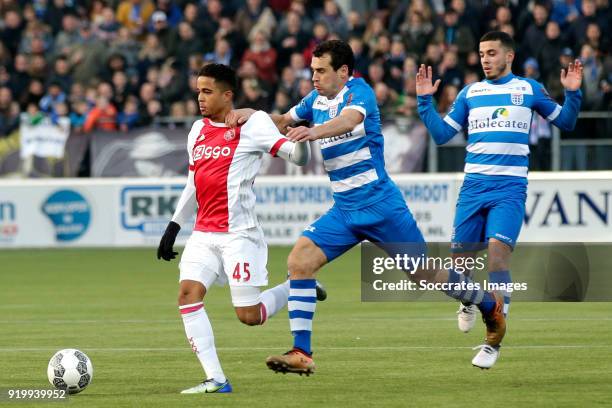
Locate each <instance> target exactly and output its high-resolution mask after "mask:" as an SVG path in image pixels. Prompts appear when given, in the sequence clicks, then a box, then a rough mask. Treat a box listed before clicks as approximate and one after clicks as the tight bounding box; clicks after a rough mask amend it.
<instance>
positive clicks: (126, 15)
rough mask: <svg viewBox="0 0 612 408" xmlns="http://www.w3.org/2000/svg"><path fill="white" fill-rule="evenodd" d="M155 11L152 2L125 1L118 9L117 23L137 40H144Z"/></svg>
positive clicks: (145, 0)
mask: <svg viewBox="0 0 612 408" xmlns="http://www.w3.org/2000/svg"><path fill="white" fill-rule="evenodd" d="M154 11H155V5H154V4H153V2H152V1H150V0H124V1H122V2H121V3H119V6H118V7H117V21H118V22H119V24H121V25H122V26H123V27H125V28H127V29H128V30H129V31H130V34H131V35H133V36H135V37H136V38H143V37H144V34H145V32H146V26H147V23H148V22H149V18H151V15H152V14H153V12H154Z"/></svg>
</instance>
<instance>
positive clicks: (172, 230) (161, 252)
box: [157, 221, 181, 261]
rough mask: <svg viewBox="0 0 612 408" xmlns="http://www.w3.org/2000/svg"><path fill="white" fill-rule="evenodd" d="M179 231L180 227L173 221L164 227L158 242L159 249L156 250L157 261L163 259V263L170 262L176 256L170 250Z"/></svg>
mask: <svg viewBox="0 0 612 408" xmlns="http://www.w3.org/2000/svg"><path fill="white" fill-rule="evenodd" d="M180 230H181V226H180V225H178V224H177V223H176V222H174V221H170V222H169V223H168V226H167V227H166V231H165V232H164V235H163V236H162V238H161V241H159V247H158V248H157V259H162V258H163V259H164V261H170V260H172V259H174V258H176V256H177V255H178V252H175V251H174V249H173V248H172V247H173V246H174V240H176V236H177V235H178V233H179V231H180Z"/></svg>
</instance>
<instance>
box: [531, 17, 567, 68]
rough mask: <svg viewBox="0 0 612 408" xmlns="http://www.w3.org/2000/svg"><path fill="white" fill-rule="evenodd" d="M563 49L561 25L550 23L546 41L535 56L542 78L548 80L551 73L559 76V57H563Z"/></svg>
mask: <svg viewBox="0 0 612 408" xmlns="http://www.w3.org/2000/svg"><path fill="white" fill-rule="evenodd" d="M562 47H563V44H562V43H561V30H560V28H559V24H557V22H555V21H549V22H548V23H547V24H546V41H545V42H544V43H543V44H542V46H541V47H540V48H539V49H538V52H537V54H536V55H535V57H536V58H537V60H538V64H539V66H540V73H541V75H542V78H548V76H549V75H550V74H551V73H555V75H558V74H559V72H558V71H559V55H561V49H562Z"/></svg>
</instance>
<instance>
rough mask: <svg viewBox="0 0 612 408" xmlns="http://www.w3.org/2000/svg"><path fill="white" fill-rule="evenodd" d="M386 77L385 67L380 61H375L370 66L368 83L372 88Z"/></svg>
mask: <svg viewBox="0 0 612 408" xmlns="http://www.w3.org/2000/svg"><path fill="white" fill-rule="evenodd" d="M384 79H385V68H384V67H383V66H382V64H380V63H373V64H371V65H370V66H369V67H368V77H367V80H368V83H369V84H370V86H371V87H372V88H374V87H375V86H376V84H379V83H381V82H384Z"/></svg>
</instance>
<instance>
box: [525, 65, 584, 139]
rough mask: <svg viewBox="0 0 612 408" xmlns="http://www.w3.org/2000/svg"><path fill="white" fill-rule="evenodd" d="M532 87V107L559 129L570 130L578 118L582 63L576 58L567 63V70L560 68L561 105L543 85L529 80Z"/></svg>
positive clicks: (580, 99)
mask: <svg viewBox="0 0 612 408" xmlns="http://www.w3.org/2000/svg"><path fill="white" fill-rule="evenodd" d="M530 82H531V84H532V87H533V96H534V103H533V109H534V110H535V111H536V112H538V113H539V114H540V116H542V117H543V118H546V120H548V121H549V122H551V123H552V124H553V125H555V126H557V127H558V128H559V129H561V130H566V131H567V130H572V129H574V127H575V126H576V121H577V120H578V112H579V111H580V103H581V101H582V93H581V92H580V85H581V84H582V64H581V63H580V61H579V60H576V61H575V62H574V63H573V64H569V66H568V68H567V71H566V70H564V69H562V70H561V84H562V85H563V87H564V88H565V103H564V104H563V106H561V105H559V104H558V103H557V102H555V101H554V100H553V99H552V98H551V97H550V95H549V94H548V92H546V89H544V85H542V84H541V83H539V82H536V81H533V80H530Z"/></svg>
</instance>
